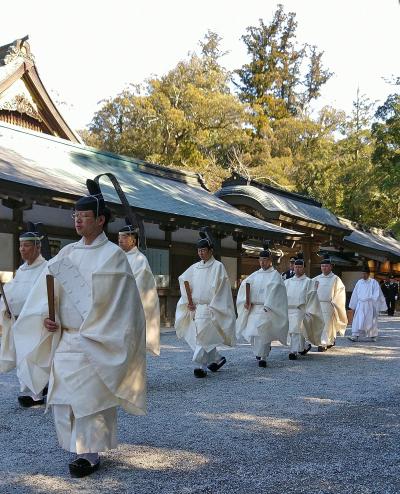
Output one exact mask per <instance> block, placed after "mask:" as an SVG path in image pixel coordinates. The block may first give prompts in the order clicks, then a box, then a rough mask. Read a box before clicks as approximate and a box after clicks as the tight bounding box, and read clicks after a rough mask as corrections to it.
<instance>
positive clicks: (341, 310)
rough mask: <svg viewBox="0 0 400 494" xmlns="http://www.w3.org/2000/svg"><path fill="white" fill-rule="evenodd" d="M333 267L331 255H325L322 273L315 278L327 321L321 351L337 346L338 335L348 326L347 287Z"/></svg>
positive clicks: (322, 262) (323, 313)
mask: <svg viewBox="0 0 400 494" xmlns="http://www.w3.org/2000/svg"><path fill="white" fill-rule="evenodd" d="M332 268H333V266H332V261H331V259H330V257H329V255H324V257H323V259H322V261H321V274H320V275H318V276H316V277H315V278H314V281H315V282H316V283H317V287H318V289H317V293H318V298H319V301H320V303H321V309H322V315H323V316H324V323H325V326H324V331H323V334H322V338H321V343H322V344H321V345H320V346H318V351H320V352H324V351H326V350H327V349H328V348H332V347H333V346H335V344H336V336H337V335H338V334H339V335H340V336H343V335H344V333H345V331H346V327H347V314H346V288H345V286H344V284H343V282H342V280H341V279H340V278H339V276H337V275H336V274H334V273H333V272H332Z"/></svg>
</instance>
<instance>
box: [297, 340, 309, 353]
mask: <svg viewBox="0 0 400 494" xmlns="http://www.w3.org/2000/svg"><path fill="white" fill-rule="evenodd" d="M310 350H311V343H309V344H308V347H307V348H305V349H304V350H303V351H302V352H299V353H300V355H307V353H308V352H309V351H310Z"/></svg>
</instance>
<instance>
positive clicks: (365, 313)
mask: <svg viewBox="0 0 400 494" xmlns="http://www.w3.org/2000/svg"><path fill="white" fill-rule="evenodd" d="M349 307H350V309H353V310H354V311H355V312H354V317H353V322H352V324H351V333H352V335H353V336H366V337H369V338H371V337H376V336H378V315H379V311H384V310H387V305H386V301H385V297H384V296H383V293H382V290H381V287H380V286H379V283H378V282H377V281H376V280H374V279H373V278H368V279H367V280H364V279H361V280H358V281H357V283H356V286H355V287H354V290H353V293H352V294H351V298H350V303H349Z"/></svg>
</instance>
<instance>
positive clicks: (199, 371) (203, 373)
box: [193, 369, 207, 378]
mask: <svg viewBox="0 0 400 494" xmlns="http://www.w3.org/2000/svg"><path fill="white" fill-rule="evenodd" d="M193 374H194V377H198V378H201V377H206V376H207V372H206V371H205V370H203V369H194V370H193Z"/></svg>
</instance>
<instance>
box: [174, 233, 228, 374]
mask: <svg viewBox="0 0 400 494" xmlns="http://www.w3.org/2000/svg"><path fill="white" fill-rule="evenodd" d="M200 235H201V239H200V240H199V242H198V243H197V253H198V255H199V257H200V261H199V262H197V263H195V264H193V265H192V266H190V268H189V269H187V270H186V271H185V272H184V273H183V274H182V275H181V276H180V277H179V283H180V289H181V298H180V299H179V301H178V305H177V308H176V314H175V329H176V334H177V336H178V338H184V339H185V340H186V341H187V343H188V344H189V346H190V347H191V348H192V350H193V352H194V354H193V362H194V363H195V369H194V376H195V377H197V378H203V377H206V376H207V370H210V371H212V372H216V371H218V370H219V369H220V368H221V367H222V366H223V365H224V364H225V363H226V358H225V357H224V356H222V355H221V354H220V353H219V350H220V349H221V347H226V346H228V347H230V346H234V345H235V322H236V315H235V308H234V304H233V298H232V290H231V283H230V280H229V278H228V275H227V273H226V270H225V267H224V265H223V264H222V263H220V262H219V261H217V260H216V259H215V258H214V256H213V241H212V238H211V236H210V234H209V233H207V234H206V233H204V232H200Z"/></svg>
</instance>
